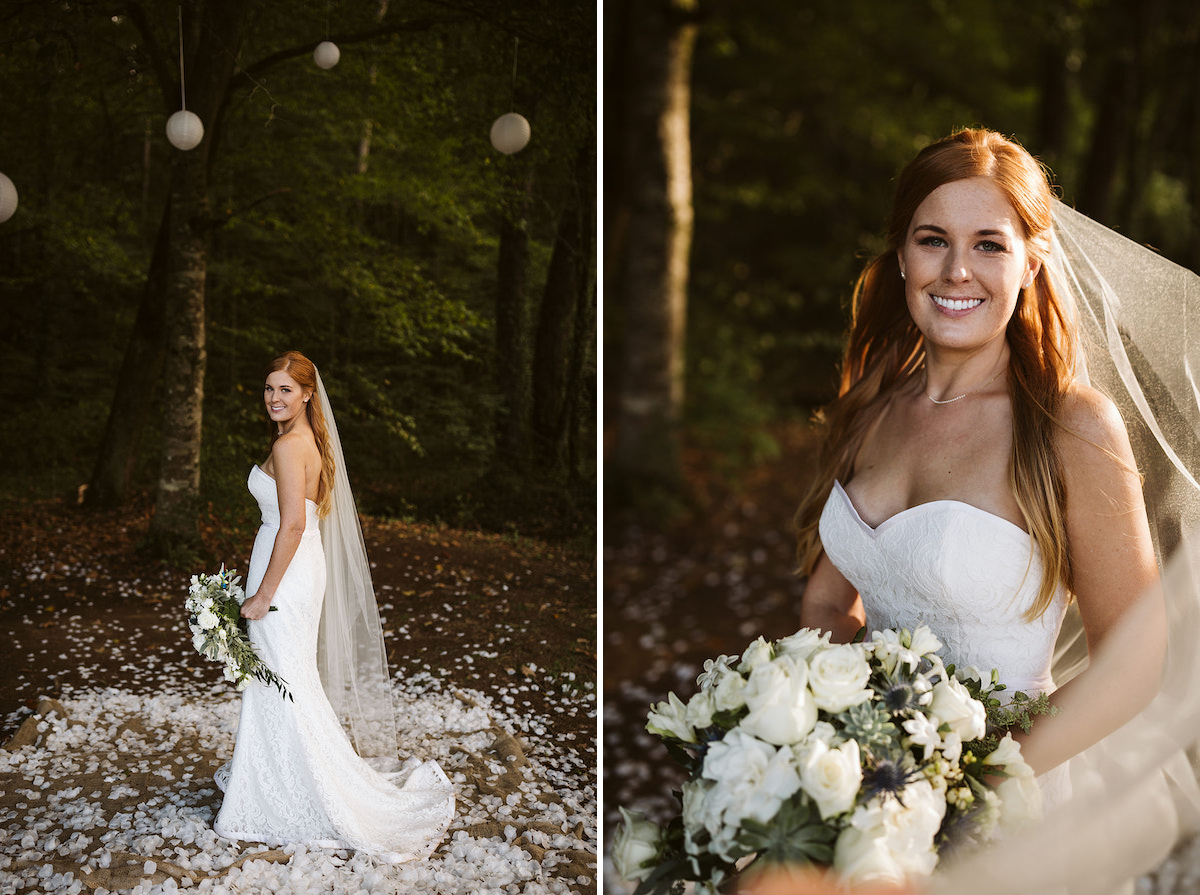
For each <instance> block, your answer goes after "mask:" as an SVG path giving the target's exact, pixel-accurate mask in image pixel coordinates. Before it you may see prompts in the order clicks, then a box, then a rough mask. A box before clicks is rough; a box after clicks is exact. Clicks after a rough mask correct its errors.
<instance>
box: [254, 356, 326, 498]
mask: <svg viewBox="0 0 1200 895" xmlns="http://www.w3.org/2000/svg"><path fill="white" fill-rule="evenodd" d="M272 373H287V374H288V375H289V376H291V377H292V379H294V380H295V382H296V385H298V386H300V388H302V389H304V391H305V392H308V393H310V397H309V399H308V403H306V404H305V405H304V412H305V414H306V416H307V418H308V425H309V427H310V428H311V429H312V432H313V437H314V439H316V442H317V451H318V452H319V453H320V455H321V481H320V482H319V483H318V484H317V515H319V516H321V517H322V518H324V517H325V516H326V515H327V514H328V513H329V510H330V508H331V507H332V506H333V468H334V467H333V451H331V450H330V448H329V429H328V428H327V427H326V426H325V412H324V408H322V407H321V398H320V395H319V394H318V393H317V366H316V364H314V363H313V362H312V361H310V360H309V359H308V358H307V357H305V356H304V355H303V354H301V353H300V352H299V351H285V352H284V353H283V354H281V355H279V357H277V358H275V360H273V361H271V365H270V366H269V367H267V371H266V373H265V374H264V377H265V376H270V375H271V374H272ZM278 437H279V430H278V428H277V427H275V426H272V427H271V445H272V446H274V444H275V439H277V438H278Z"/></svg>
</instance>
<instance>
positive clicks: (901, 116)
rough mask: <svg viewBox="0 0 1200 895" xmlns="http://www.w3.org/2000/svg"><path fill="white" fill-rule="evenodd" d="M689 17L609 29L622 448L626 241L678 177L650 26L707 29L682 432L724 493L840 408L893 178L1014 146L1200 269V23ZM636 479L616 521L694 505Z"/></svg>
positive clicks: (1128, 1)
mask: <svg viewBox="0 0 1200 895" xmlns="http://www.w3.org/2000/svg"><path fill="white" fill-rule="evenodd" d="M678 6H679V4H678V3H675V2H672V0H653V2H649V3H645V4H643V3H640V2H637V0H613V2H608V3H606V4H605V6H604V29H605V34H604V38H605V39H604V47H605V49H604V52H605V85H604V86H605V92H604V103H605V122H606V128H605V146H604V154H605V166H606V167H605V180H604V190H605V193H604V201H605V205H604V211H605V213H604V228H605V236H606V238H605V258H604V262H603V263H604V265H605V272H606V279H605V290H606V294H605V328H604V333H605V335H604V340H605V341H604V351H605V354H606V357H607V358H608V359H609V360H608V363H607V364H606V366H605V383H604V386H605V427H606V432H607V434H608V436H609V440H608V442H607V443H609V444H612V445H617V444H619V443H620V441H621V437H622V431H623V429H624V428H625V427H627V426H628V424H629V413H628V408H627V406H626V405H625V403H624V402H625V401H626V398H627V397H629V396H630V395H631V392H630V390H629V386H628V385H627V384H626V381H625V379H624V378H623V377H625V376H627V375H628V374H629V372H630V371H632V370H636V369H637V365H638V364H640V363H644V362H645V360H646V349H645V348H644V346H643V344H642V342H643V339H644V336H645V333H644V332H635V331H634V330H635V329H637V328H639V327H641V324H640V323H637V322H636V315H638V314H639V313H642V311H641V310H640V309H639V308H637V307H634V304H636V303H641V302H643V301H644V299H642V298H640V297H639V293H638V292H637V291H636V288H635V273H636V269H637V264H638V263H639V262H638V257H639V253H643V252H645V251H646V250H647V246H646V244H645V243H644V242H641V243H636V244H635V243H634V242H633V241H631V240H629V239H626V238H625V234H627V233H630V232H633V230H634V228H635V227H636V223H635V220H636V218H637V217H638V216H639V215H640V214H642V213H643V210H642V208H643V207H642V206H640V205H639V202H640V196H639V192H638V191H639V189H640V187H639V184H640V183H642V182H643V181H644V179H645V177H646V176H648V174H647V172H649V171H650V170H651V169H652V168H654V166H656V165H661V155H659V156H656V155H655V153H656V152H659V153H661V148H662V147H661V144H660V145H659V146H658V147H652V148H651V150H649V151H647V150H646V149H645V147H644V146H642V148H640V149H639V148H638V145H637V144H636V133H637V129H638V127H639V125H638V119H637V116H638V114H639V105H638V95H639V91H643V90H645V86H646V85H645V83H644V82H643V83H640V84H639V83H635V82H634V81H633V79H632V76H631V72H634V71H638V70H639V66H643V63H642V62H640V61H639V60H637V59H635V58H632V54H635V53H637V52H640V50H639V46H638V42H637V40H635V35H634V34H633V30H632V29H634V28H636V26H637V21H638V20H637V17H638V16H641V17H643V18H644V17H645V16H646V15H647V14H648V12H647V8H651V7H652V8H653V9H655V10H657V14H658V15H659V16H660V17H661V19H662V20H663V21H667V22H671V23H673V24H674V25H675V27H680V22H682V21H683V20H684V18H687V19H690V20H693V21H696V22H698V33H697V37H696V44H695V51H694V57H693V64H692V71H691V79H690V90H691V99H690V111H691V116H690V128H691V139H690V148H691V154H692V160H691V166H690V171H691V175H692V204H693V207H694V235H693V238H692V249H691V257H690V265H689V268H688V289H687V295H686V315H687V322H686V338H685V339H684V340H683V344H682V346H681V348H682V351H681V355H680V356H681V357H682V358H686V366H685V370H684V375H683V380H684V382H685V384H686V385H685V388H684V390H683V395H684V397H683V399H682V402H681V406H680V408H679V410H680V424H679V427H678V428H677V430H676V431H677V434H678V436H679V437H680V438H681V440H682V442H683V445H684V453H683V456H684V457H685V458H686V457H688V456H692V457H695V456H699V457H701V458H703V459H702V462H703V464H704V465H705V466H706V468H707V469H709V470H713V469H715V470H716V471H718V472H722V473H724V474H727V475H736V471H737V470H738V469H740V468H744V467H745V466H746V465H747V464H752V463H754V462H756V461H758V460H762V459H764V458H766V457H769V456H770V455H771V454H772V452H773V451H774V450H775V446H776V441H775V439H774V438H773V437H772V429H773V427H776V426H778V425H783V424H787V422H788V421H796V422H802V421H804V420H806V419H807V418H808V417H809V415H810V414H811V412H812V410H813V408H815V407H817V406H820V405H821V404H823V403H824V402H826V401H827V400H829V398H831V397H832V396H833V394H834V388H835V382H836V379H835V375H836V366H837V363H838V360H839V353H840V346H841V340H842V336H843V334H844V331H845V327H846V325H847V323H848V319H847V315H846V307H847V303H848V299H849V296H850V292H851V287H852V284H853V281H854V278H855V276H856V275H857V273H858V272H859V270H860V269H861V268H862V266H863V264H864V262H865V260H866V258H868V257H869V256H870V255H872V254H874V253H876V252H878V251H879V250H880V249H881V248H882V245H883V242H882V232H881V231H882V228H883V224H884V217H885V214H886V212H887V209H888V206H889V204H890V200H891V193H892V181H893V178H894V177H895V175H896V173H897V172H898V171H899V169H900V168H901V167H903V165H904V164H905V163H906V162H907V161H908V160H909V159H911V157H912V156H913V155H914V154H915V153H916V151H917V150H918V149H919V148H920V147H921V146H923V145H925V144H926V143H928V142H929V141H931V140H933V139H936V138H938V137H941V136H943V135H945V134H947V133H950V132H951V131H953V130H954V129H956V128H960V127H964V126H977V125H981V126H986V127H990V128H993V129H996V130H999V131H1001V132H1003V133H1006V134H1009V135H1011V136H1014V137H1015V138H1016V139H1018V140H1019V141H1020V142H1021V143H1022V144H1023V145H1024V146H1026V147H1027V148H1028V149H1029V150H1030V151H1031V152H1032V153H1033V154H1034V155H1035V156H1037V157H1039V158H1040V159H1041V160H1042V161H1043V162H1045V163H1046V164H1047V165H1048V166H1049V167H1050V168H1051V169H1052V171H1053V173H1054V178H1055V181H1056V183H1057V184H1058V187H1059V191H1060V194H1061V196H1062V198H1063V199H1064V201H1066V202H1067V203H1068V204H1071V205H1073V206H1075V207H1076V208H1078V209H1079V210H1081V211H1083V212H1085V213H1087V214H1089V215H1091V216H1093V217H1095V218H1096V219H1097V220H1099V221H1101V222H1103V223H1105V224H1107V225H1108V226H1111V227H1114V228H1116V229H1117V230H1119V231H1121V232H1122V233H1125V234H1126V235H1128V236H1129V237H1130V238H1132V239H1134V240H1137V241H1139V242H1143V243H1147V244H1149V245H1152V246H1153V247H1155V248H1156V249H1158V250H1159V251H1161V252H1162V253H1163V254H1164V255H1166V256H1167V257H1169V258H1171V259H1173V260H1175V261H1177V262H1179V263H1181V264H1184V265H1186V266H1189V267H1192V268H1194V269H1195V268H1197V267H1200V219H1198V210H1200V89H1198V87H1197V85H1198V84H1200V6H1197V5H1196V4H1194V3H1191V2H1185V0H1144V2H1143V0H1045V2H1041V3H1037V4H1026V5H1014V4H1000V5H992V6H986V7H980V6H970V5H963V4H957V3H950V2H946V0H912V2H905V3H893V4H881V3H876V2H871V0H813V2H806V3H803V4H793V3H788V2H785V0H754V2H751V3H745V2H733V0H698V2H697V3H696V4H695V6H694V7H693V8H691V9H690V10H689V11H687V13H686V17H685V16H682V15H681V14H680V12H679V10H678V8H677V7H678ZM665 84H666V81H662V82H660V86H663V85H665ZM660 297H661V293H660ZM662 345H663V342H662V341H661V340H659V342H658V346H659V348H660V349H661V347H662ZM637 456H638V452H636V451H633V452H626V453H625V454H622V455H620V456H619V457H616V456H614V454H613V453H610V454H609V455H608V459H609V461H610V465H609V467H608V469H609V472H608V475H606V479H605V481H606V490H607V491H608V494H609V497H610V498H612V499H616V498H617V497H619V496H621V495H625V496H626V497H628V495H630V494H631V493H632V494H634V495H636V497H637V498H638V499H641V498H644V497H645V495H646V494H647V493H648V492H649V491H650V490H653V489H648V488H647V487H646V482H647V481H657V482H658V483H659V487H660V489H662V490H667V491H670V490H671V489H673V488H676V487H679V486H677V485H676V484H675V483H677V482H678V481H679V471H678V466H677V467H676V469H675V470H674V472H671V471H667V472H664V471H663V470H661V469H660V468H658V467H657V466H656V465H655V463H656V462H657V460H658V458H654V460H653V461H652V460H651V459H650V458H647V460H646V462H645V463H643V464H641V465H638V464H637V462H636V458H637ZM629 458H633V459H632V460H630V459H629ZM617 460H619V461H620V462H614V461H617ZM683 462H684V463H685V464H686V463H687V460H686V459H685V460H684V461H683ZM630 481H637V482H639V483H640V484H639V485H638V487H637V488H636V489H629V488H626V487H623V486H624V485H625V484H627V483H628V482H630Z"/></svg>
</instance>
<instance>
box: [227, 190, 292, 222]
mask: <svg viewBox="0 0 1200 895" xmlns="http://www.w3.org/2000/svg"><path fill="white" fill-rule="evenodd" d="M291 191H292V188H291V187H290V186H284V187H280V188H279V189H277V190H271V192H269V193H267V194H266V195H265V196H259V197H258V198H257V199H255V200H254V201H253V202H251V203H249V204H248V205H243V206H242V207H241V208H238V209H236V210H235V211H231V212H229V214H227V215H225V217H223V218H221V219H220V220H217V219H216V216H215V215H214V216H212V217H213V219H212V221H211V222H210V223H211V224H212V228H213V229H214V230H216V229H218V228H220V227H224V226H225V225H226V224H228V223H229V222H230V221H232V220H233V219H234V218H236V217H237V216H238V215H243V214H246V213H247V212H249V211H250V210H252V209H254V208H257V207H258V206H260V205H262V204H263V203H264V202H266V201H268V200H270V199H274V198H275V197H276V196H282V195H284V194H285V193H290V192H291Z"/></svg>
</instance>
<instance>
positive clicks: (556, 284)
mask: <svg viewBox="0 0 1200 895" xmlns="http://www.w3.org/2000/svg"><path fill="white" fill-rule="evenodd" d="M582 242H583V220H582V209H581V208H580V203H579V200H578V197H574V198H572V200H571V201H570V202H569V203H568V204H567V207H566V208H564V209H563V211H562V214H561V215H560V216H559V220H558V229H557V232H556V233H555V237H554V249H553V251H552V253H551V255H550V267H549V270H548V271H547V272H546V288H545V292H544V293H543V295H542V303H541V307H540V308H539V311H538V327H537V336H536V341H535V343H534V352H533V440H534V455H535V457H536V459H537V461H538V464H539V466H541V467H542V468H544V469H557V468H559V467H560V466H561V465H562V463H563V460H564V459H565V451H566V435H567V414H566V409H567V385H568V383H567V377H568V372H569V370H568V368H569V366H570V361H571V348H572V346H573V344H574V340H573V339H572V333H573V332H574V329H575V327H576V326H577V325H578V324H577V322H576V319H575V313H576V309H577V305H578V296H579V288H580V280H581V278H582V276H583V274H584V269H583V266H582V265H581V264H580V255H581V252H582Z"/></svg>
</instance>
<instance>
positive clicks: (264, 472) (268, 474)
mask: <svg viewBox="0 0 1200 895" xmlns="http://www.w3.org/2000/svg"><path fill="white" fill-rule="evenodd" d="M254 468H255V469H256V470H257V471H258V472H261V473H262V474H263V475H265V476H266V477H267V478H268V479H270V480H271V481H272V482H273V481H275V476H273V475H271V473H269V472H267V471H266V470H265V469H263V468H262V467H261V466H259V465H258V464H257V463H255V464H254ZM304 502H305V503H311V504H312V505H313V506H314V507H315V506H316V505H317V502H316V501H315V500H313V499H312V498H311V497H306V498H304Z"/></svg>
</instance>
